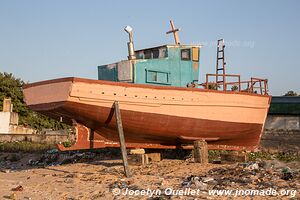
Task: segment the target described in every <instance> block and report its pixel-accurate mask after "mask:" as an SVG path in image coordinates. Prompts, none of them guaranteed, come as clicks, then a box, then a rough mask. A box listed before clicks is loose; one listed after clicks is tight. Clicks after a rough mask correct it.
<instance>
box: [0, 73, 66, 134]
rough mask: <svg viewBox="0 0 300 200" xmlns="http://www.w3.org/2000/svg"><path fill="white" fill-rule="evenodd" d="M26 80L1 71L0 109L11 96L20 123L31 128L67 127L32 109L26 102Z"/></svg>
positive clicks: (55, 128) (54, 128)
mask: <svg viewBox="0 0 300 200" xmlns="http://www.w3.org/2000/svg"><path fill="white" fill-rule="evenodd" d="M23 84H24V82H23V81H22V80H21V79H18V78H15V77H14V76H13V75H12V74H10V73H6V72H4V73H1V72H0V109H1V110H2V108H3V99H4V98H11V100H12V103H13V111H14V112H16V113H18V114H19V124H21V125H24V126H27V127H28V126H29V127H31V128H34V129H37V130H42V129H45V128H46V129H53V130H58V129H65V128H68V126H67V125H65V124H63V123H60V122H58V121H55V120H53V119H50V118H48V117H46V116H44V115H41V114H39V113H36V112H34V111H32V110H30V109H29V108H28V107H27V106H26V104H25V102H24V97H23V92H22V85H23Z"/></svg>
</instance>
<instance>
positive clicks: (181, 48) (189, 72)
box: [98, 45, 200, 87]
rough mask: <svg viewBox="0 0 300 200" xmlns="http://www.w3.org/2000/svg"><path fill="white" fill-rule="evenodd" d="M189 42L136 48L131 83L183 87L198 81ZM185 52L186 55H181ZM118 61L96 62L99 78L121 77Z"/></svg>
mask: <svg viewBox="0 0 300 200" xmlns="http://www.w3.org/2000/svg"><path fill="white" fill-rule="evenodd" d="M193 47H194V48H197V50H198V54H199V55H200V47H199V46H192V45H164V46H160V47H155V48H151V49H142V50H139V51H136V57H137V59H136V60H132V61H131V62H132V68H133V70H132V71H133V73H132V76H133V78H132V83H137V84H152V85H165V86H178V87H186V86H187V84H190V83H192V82H198V76H199V59H196V60H193V55H192V54H193V50H192V48H193ZM182 54H184V56H185V57H182ZM118 66H119V65H118V63H116V64H110V65H103V66H98V79H99V80H110V81H120V80H119V79H118V72H120V70H123V69H120V68H118Z"/></svg>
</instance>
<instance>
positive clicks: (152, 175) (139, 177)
mask: <svg viewBox="0 0 300 200" xmlns="http://www.w3.org/2000/svg"><path fill="white" fill-rule="evenodd" d="M234 166H236V164H227V165H224V164H207V165H201V164H198V163H193V162H190V161H184V160H171V159H164V160H162V161H161V162H157V163H151V164H149V165H145V166H137V165H135V166H130V170H131V172H132V174H133V176H132V177H131V178H124V175H123V166H122V162H121V160H96V161H92V162H88V163H74V164H65V165H56V166H48V167H42V168H39V167H31V168H28V167H27V166H24V167H22V168H21V169H16V170H4V169H2V172H0V186H1V187H0V198H1V199H32V200H35V199H48V200H52V199H53V200H54V199H55V200H56V199H63V200H67V199H68V200H71V199H74V200H75V199H83V200H84V199H107V200H108V199H216V198H218V199H232V198H233V197H224V196H223V197H216V196H211V195H208V193H207V191H200V192H199V193H197V194H196V195H185V196H182V195H172V196H166V195H154V196H152V197H151V198H150V195H140V194H138V195H129V194H125V192H126V188H127V189H129V190H132V191H136V190H137V191H141V190H147V189H148V188H149V189H152V190H155V191H157V190H161V191H164V189H165V188H173V189H174V191H176V190H182V189H183V188H182V182H183V180H184V178H185V177H187V176H190V175H197V176H205V175H206V174H207V172H208V171H209V170H210V169H214V168H224V169H226V168H228V167H229V168H230V167H231V168H234ZM297 167H299V165H297ZM283 183H284V181H283ZM284 184H285V183H284ZM291 184H294V185H293V186H294V187H297V190H298V193H297V196H296V197H295V198H297V197H298V198H300V196H299V191H300V180H299V179H298V178H297V179H294V180H293V181H291ZM18 186H22V187H21V189H20V188H19V190H20V191H13V190H14V189H16V188H17V187H18ZM285 186H289V185H288V184H287V183H286V185H285ZM114 188H121V189H122V188H123V189H122V190H121V191H123V192H124V194H121V195H114V194H113V192H118V191H120V190H119V189H117V190H116V189H115V190H114ZM244 188H247V185H245V187H244ZM127 191H128V190H127ZM241 198H242V197H238V198H235V199H241ZM269 198H270V197H267V198H265V199H269ZM280 198H282V197H280ZM243 199H251V197H247V198H244V197H243ZM255 199H262V197H255ZM273 199H278V197H273Z"/></svg>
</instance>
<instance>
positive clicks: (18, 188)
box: [11, 185, 24, 192]
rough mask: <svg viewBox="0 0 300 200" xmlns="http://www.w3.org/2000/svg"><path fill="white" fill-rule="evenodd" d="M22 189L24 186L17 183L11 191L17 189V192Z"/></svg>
mask: <svg viewBox="0 0 300 200" xmlns="http://www.w3.org/2000/svg"><path fill="white" fill-rule="evenodd" d="M23 190H24V188H23V186H22V185H19V186H17V187H15V188H12V189H11V191H18V192H20V191H23Z"/></svg>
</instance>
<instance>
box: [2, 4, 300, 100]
mask: <svg viewBox="0 0 300 200" xmlns="http://www.w3.org/2000/svg"><path fill="white" fill-rule="evenodd" d="M299 10H300V1H297V0H286V1H271V0H265V1H258V0H257V1H238V0H236V1H233V0H232V1H221V0H220V1H196V0H195V1H189V0H185V1H182V0H172V1H171V0H164V1H163V0H151V1H134V0H132V1H129V0H128V1H121V0H120V1H100V0H99V1H96V0H88V1H83V0H82V1H79V0H52V1H42V0H36V1H33V0H27V1H21V0H19V1H16V0H6V1H5V0H0V25H1V29H0V71H1V72H11V73H13V74H14V75H15V76H16V77H19V78H22V79H23V80H25V81H29V82H34V81H38V80H45V79H53V78H58V77H66V76H77V77H85V78H92V79H97V66H98V65H101V64H107V63H112V62H115V61H118V60H122V59H126V56H127V47H126V43H127V39H128V38H127V34H126V33H125V32H124V31H123V28H124V26H125V25H131V26H132V27H133V28H134V44H135V48H136V49H140V48H146V47H151V46H155V45H161V44H166V43H167V44H173V43H174V42H173V38H172V37H171V36H167V35H166V34H165V32H166V31H168V30H169V27H170V25H169V20H170V19H173V21H174V23H175V26H178V27H180V28H181V32H180V33H179V35H180V39H181V43H185V44H191V43H196V44H204V47H203V48H202V50H201V57H200V77H201V79H200V81H204V75H205V74H206V73H214V70H215V59H216V46H215V42H216V40H217V39H219V38H224V39H225V42H227V46H226V61H227V72H228V73H239V74H241V75H242V79H247V78H248V77H251V76H253V77H266V78H268V79H269V88H270V93H271V94H272V95H281V94H283V93H285V92H286V91H288V90H294V91H297V92H300V81H299V78H300V64H299V62H300V61H299V59H298V58H299V57H298V56H299V53H300V49H299V48H300V38H299V36H300V22H299V20H300V12H299ZM297 50H298V51H299V53H298V52H297Z"/></svg>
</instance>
